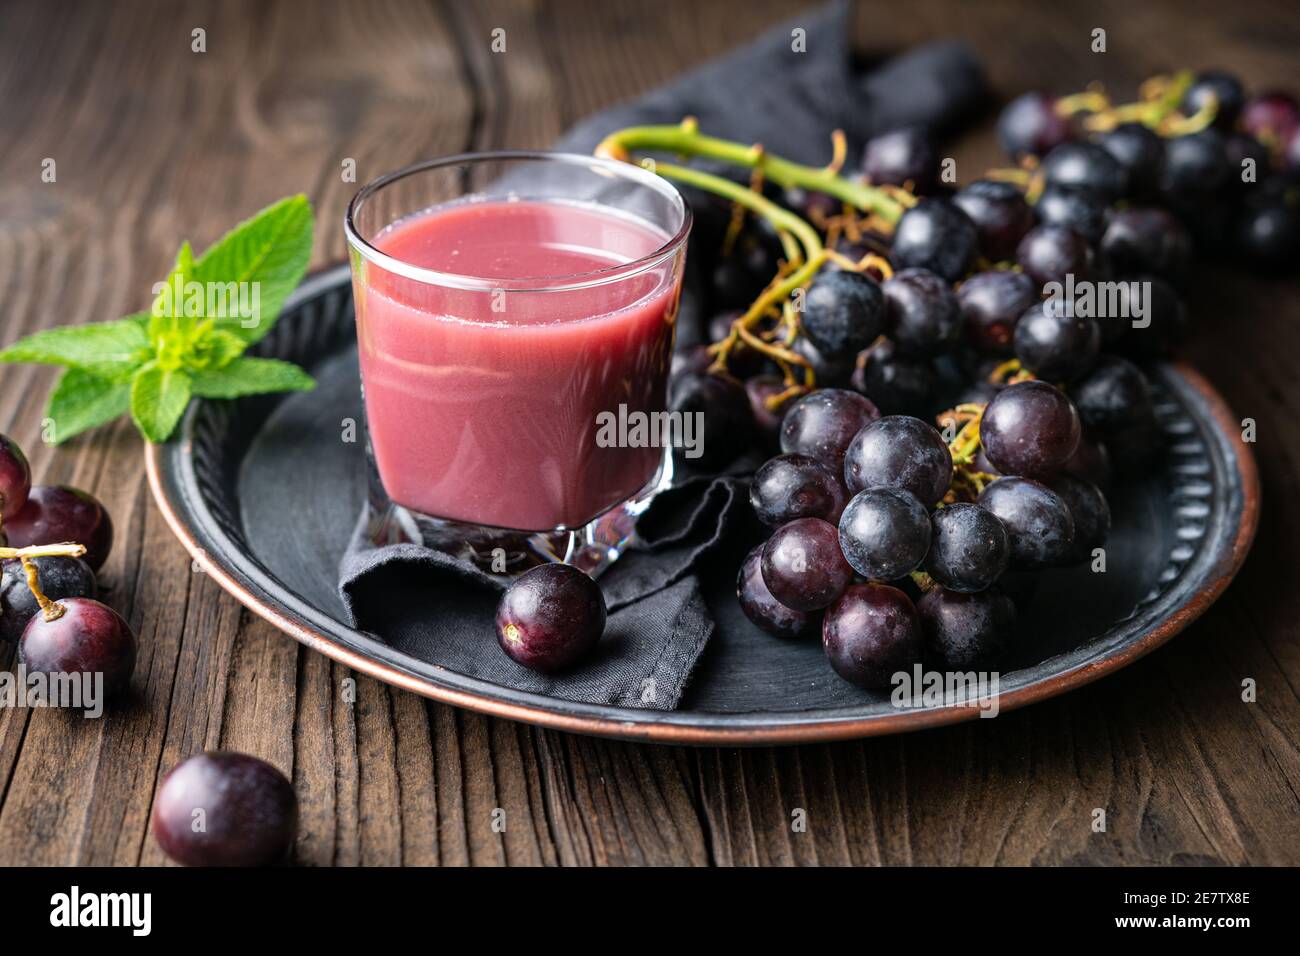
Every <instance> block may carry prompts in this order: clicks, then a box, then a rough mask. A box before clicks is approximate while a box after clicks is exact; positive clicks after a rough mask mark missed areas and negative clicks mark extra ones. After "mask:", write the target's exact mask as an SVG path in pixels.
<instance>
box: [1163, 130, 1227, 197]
mask: <svg viewBox="0 0 1300 956" xmlns="http://www.w3.org/2000/svg"><path fill="white" fill-rule="evenodd" d="M1232 175H1233V171H1232V169H1231V168H1230V167H1229V165H1228V151H1227V149H1226V148H1225V147H1224V144H1223V136H1222V135H1220V133H1219V132H1218V130H1214V129H1204V130H1201V131H1200V132H1197V133H1188V134H1186V135H1184V136H1175V137H1172V138H1171V139H1168V140H1166V141H1165V168H1164V174H1163V176H1162V177H1161V186H1162V187H1163V188H1164V190H1165V191H1166V192H1170V193H1188V194H1192V195H1203V194H1205V193H1210V192H1213V191H1214V190H1216V189H1218V188H1219V187H1221V186H1223V185H1224V184H1226V183H1227V182H1228V179H1229V177H1231V176H1232Z"/></svg>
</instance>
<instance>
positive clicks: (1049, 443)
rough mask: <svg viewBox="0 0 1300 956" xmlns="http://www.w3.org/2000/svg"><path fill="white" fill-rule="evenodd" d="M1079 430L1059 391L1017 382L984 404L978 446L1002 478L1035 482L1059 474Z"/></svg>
mask: <svg viewBox="0 0 1300 956" xmlns="http://www.w3.org/2000/svg"><path fill="white" fill-rule="evenodd" d="M1080 431H1081V429H1080V423H1079V414H1078V412H1077V411H1076V410H1075V407H1074V405H1073V404H1072V403H1071V401H1070V399H1069V398H1068V397H1067V396H1066V394H1065V393H1064V392H1062V391H1061V390H1060V389H1058V388H1055V387H1054V386H1052V385H1049V384H1047V383H1046V382H1019V383H1017V384H1015V385H1009V386H1007V387H1006V388H1004V389H1003V390H1002V391H1001V392H999V393H998V396H997V398H995V399H993V401H991V402H989V404H988V407H987V408H986V409H985V410H984V417H983V418H982V419H981V421H980V444H981V445H982V446H983V449H984V453H985V454H986V455H987V456H988V460H989V462H990V463H991V464H992V465H993V467H995V468H996V469H998V471H1000V472H1001V473H1002V474H1004V475H1020V476H1025V477H1029V478H1038V477H1042V476H1045V475H1052V474H1055V473H1056V472H1058V471H1060V470H1061V468H1062V467H1063V466H1064V465H1065V463H1066V462H1067V461H1068V460H1069V459H1070V456H1071V455H1072V454H1074V449H1075V448H1076V447H1077V446H1078V444H1079V435H1080Z"/></svg>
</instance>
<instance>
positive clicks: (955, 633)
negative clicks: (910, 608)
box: [916, 587, 1016, 671]
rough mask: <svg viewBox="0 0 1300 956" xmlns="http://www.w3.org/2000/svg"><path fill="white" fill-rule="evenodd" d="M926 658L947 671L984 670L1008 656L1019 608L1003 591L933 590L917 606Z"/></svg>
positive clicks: (932, 665) (939, 588) (936, 666)
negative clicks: (965, 591)
mask: <svg viewBox="0 0 1300 956" xmlns="http://www.w3.org/2000/svg"><path fill="white" fill-rule="evenodd" d="M916 613H917V615H918V616H919V617H920V619H921V635H922V641H923V645H924V653H925V659H926V661H927V662H928V663H929V665H930V666H931V667H934V668H935V669H936V670H943V671H970V670H982V669H985V668H990V667H995V666H997V665H998V664H999V663H1000V662H1001V660H1002V659H1003V657H1004V656H1005V655H1006V651H1007V647H1008V646H1009V645H1010V643H1011V638H1012V634H1013V631H1014V629H1015V626H1016V606H1015V604H1014V603H1013V602H1012V600H1011V598H1010V597H1008V596H1007V595H1006V594H1005V593H1004V592H1002V591H1001V590H999V589H998V588H989V589H988V590H985V591H979V592H977V593H961V592H958V591H952V590H949V589H947V588H942V587H937V588H931V589H930V590H929V591H927V592H926V593H925V594H924V595H923V596H922V597H921V600H920V601H918V602H917V603H916Z"/></svg>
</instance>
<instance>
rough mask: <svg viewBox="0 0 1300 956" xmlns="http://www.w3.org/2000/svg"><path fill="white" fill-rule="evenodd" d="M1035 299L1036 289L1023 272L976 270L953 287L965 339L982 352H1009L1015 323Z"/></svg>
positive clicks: (1036, 297)
mask: <svg viewBox="0 0 1300 956" xmlns="http://www.w3.org/2000/svg"><path fill="white" fill-rule="evenodd" d="M1038 300H1039V288H1038V286H1037V284H1036V283H1035V282H1034V280H1033V279H1031V278H1029V276H1027V275H1025V274H1024V273H1023V272H1011V271H1009V270H1008V271H997V272H977V273H975V275H973V276H971V277H970V278H969V279H967V280H966V281H965V282H963V283H962V284H961V285H960V286H959V287H958V289H957V303H958V305H959V306H960V308H961V315H962V322H963V323H964V324H965V326H966V338H967V340H968V341H969V342H970V343H971V345H973V346H974V347H975V348H976V349H977V350H978V351H980V352H982V353H983V354H985V355H1010V354H1011V349H1012V346H1011V341H1012V336H1013V335H1014V334H1015V329H1016V323H1017V322H1019V321H1020V316H1021V315H1023V314H1024V312H1025V310H1026V309H1028V308H1029V307H1030V306H1031V305H1033V304H1034V303H1036V302H1038Z"/></svg>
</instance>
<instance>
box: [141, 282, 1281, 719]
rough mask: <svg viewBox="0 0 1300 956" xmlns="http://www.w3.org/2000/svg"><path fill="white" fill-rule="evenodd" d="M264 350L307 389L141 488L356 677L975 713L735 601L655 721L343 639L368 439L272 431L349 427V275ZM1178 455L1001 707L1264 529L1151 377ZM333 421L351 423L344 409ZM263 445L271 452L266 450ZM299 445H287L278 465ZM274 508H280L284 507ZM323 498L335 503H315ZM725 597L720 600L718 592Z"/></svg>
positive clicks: (1183, 413) (1198, 605)
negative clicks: (932, 701) (777, 632)
mask: <svg viewBox="0 0 1300 956" xmlns="http://www.w3.org/2000/svg"><path fill="white" fill-rule="evenodd" d="M256 350H257V352H258V353H260V354H262V355H267V356H273V357H280V358H286V359H291V360H293V361H295V362H298V363H300V364H303V365H306V366H307V367H309V368H310V370H311V371H312V372H313V374H315V375H316V376H317V378H318V380H319V382H320V385H319V387H318V388H317V390H316V391H315V392H312V393H305V394H297V395H290V396H268V397H257V398H249V399H241V400H239V401H234V402H210V401H197V402H195V403H194V404H193V405H192V406H191V408H190V409H189V410H188V412H187V413H186V415H185V418H184V420H183V421H182V424H181V426H180V428H179V429H178V430H177V433H176V436H175V437H174V438H173V439H172V440H171V441H170V442H168V443H167V444H165V445H161V446H152V447H151V448H150V449H149V452H148V467H149V476H150V484H151V487H152V488H153V491H154V496H155V498H156V499H157V501H158V504H159V506H160V507H161V508H162V510H163V513H164V514H165V516H166V518H167V521H168V523H169V524H170V525H171V527H172V529H173V530H174V531H175V532H176V534H177V535H178V536H179V537H180V539H181V541H182V542H183V543H184V544H185V546H186V547H187V548H188V549H189V550H190V552H191V553H192V554H193V555H194V556H195V558H196V559H197V560H198V561H200V562H201V564H202V565H203V566H204V567H205V568H206V569H207V570H208V571H209V572H210V573H211V574H213V576H214V577H215V578H216V579H217V580H218V581H219V582H220V583H221V585H222V587H224V588H225V589H226V590H228V591H229V592H230V593H231V594H233V595H234V596H235V597H236V598H238V599H239V600H240V601H241V602H243V603H244V604H245V605H247V606H248V607H249V608H250V609H252V610H253V611H255V612H257V613H258V614H260V615H261V616H263V617H265V618H266V619H267V620H269V621H271V622H272V623H273V624H275V625H276V626H277V627H279V628H281V629H282V630H284V631H286V632H287V633H289V634H290V635H291V636H293V637H295V638H296V639H298V640H300V641H302V642H304V643H305V644H307V645H308V646H311V647H314V648H316V649H317V650H320V651H321V652H323V653H325V654H327V655H329V656H330V657H332V658H335V659H336V660H339V661H342V662H344V663H346V664H348V665H349V666H351V667H353V668H355V669H356V670H358V671H361V672H364V673H368V674H371V675H373V676H375V677H377V678H379V679H380V680H384V681H387V682H389V683H392V684H396V685H399V686H402V687H405V688H407V689H410V690H413V691H416V692H417V693H421V694H425V695H427V696H429V697H432V698H436V699H439V700H443V701H447V702H449V703H452V704H456V705H459V706H464V707H470V708H473V709H475V710H481V711H484V712H487V713H493V714H497V715H500V716H505V717H510V718H514V719H519V720H526V721H530V722H533V723H538V724H543V725H547V726H552V727H558V728H561V729H566V730H574V731H579V732H584V733H593V734H600V735H605V736H616V737H630V738H635V739H642V740H655V741H665V742H683V743H699V744H738V743H787V742H799V741H809V740H824V739H837V738H846V737H859V736H866V735H871V734H879V733H891V732H895V731H900V730H909V729H915V728H918V727H925V726H932V725H935V724H941V723H950V722H953V721H957V720H962V719H967V718H970V717H973V716H975V715H976V714H977V713H978V710H977V709H975V708H972V707H969V706H942V705H936V706H932V707H922V708H914V709H905V710H900V709H898V708H895V707H894V706H892V705H891V703H890V701H889V699H888V695H885V694H870V693H867V692H864V691H861V690H858V689H857V688H854V687H852V686H850V685H848V684H846V683H844V682H843V681H841V680H839V678H837V677H836V676H835V675H834V674H833V673H832V672H831V671H830V669H829V667H828V665H827V664H826V661H825V658H824V656H823V655H822V652H821V647H820V644H819V642H817V641H811V642H807V643H802V644H800V643H789V642H783V641H779V640H776V639H773V638H771V637H769V636H767V635H765V634H763V633H761V632H759V631H758V630H757V629H755V628H754V627H753V626H752V625H750V624H749V622H748V621H747V620H745V619H744V617H743V616H742V615H741V614H740V611H739V609H738V607H737V606H736V603H735V600H734V596H728V595H726V594H725V593H720V592H719V593H717V594H716V598H715V600H713V601H711V603H712V604H713V609H714V613H715V615H716V616H717V619H718V624H719V627H718V632H717V633H716V635H715V637H714V639H713V641H712V642H711V644H710V646H709V647H708V648H707V650H706V652H705V654H704V656H703V657H702V659H701V662H700V665H699V667H698V669H697V672H696V674H695V675H694V676H693V677H692V680H691V683H690V685H689V687H688V689H687V691H686V694H685V696H684V697H683V699H682V703H681V706H680V708H679V709H678V710H676V711H673V712H670V713H664V712H661V711H644V710H636V709H630V708H621V707H610V706H602V705H593V704H583V703H575V702H572V701H566V700H558V699H554V698H549V697H543V696H540V695H537V694H529V693H522V692H520V691H517V690H514V689H513V688H510V687H504V686H500V685H496V684H491V683H487V682H485V681H482V680H478V679H476V678H473V677H468V676H465V675H462V674H458V673H455V672H452V671H449V670H446V669H443V668H441V667H440V666H439V665H438V662H437V661H436V660H427V659H421V658H420V657H417V656H414V655H413V654H411V653H408V652H407V651H406V650H405V649H403V648H402V647H396V646H389V645H388V644H386V643H384V642H383V641H381V640H379V639H377V638H376V637H374V636H372V635H368V634H365V633H362V632H359V631H356V630H353V629H352V628H351V627H349V626H348V625H347V624H345V623H343V622H344V621H345V616H344V613H343V608H342V605H341V603H340V601H339V598H338V595H337V593H336V591H335V580H336V567H337V564H338V559H339V556H340V555H341V553H342V551H343V548H344V546H345V545H346V543H347V540H348V536H349V533H350V532H351V530H352V525H353V522H354V519H355V517H356V515H357V514H358V513H359V509H360V507H361V503H362V501H363V499H364V494H365V471H364V468H365V463H364V451H363V445H362V444H361V443H360V442H354V443H348V442H344V441H341V440H340V432H341V429H342V427H344V426H343V423H341V422H340V421H337V420H335V419H336V418H338V417H340V416H336V415H333V414H328V415H327V414H321V415H319V416H316V420H318V421H319V429H313V430H312V431H311V432H308V433H304V432H302V431H289V430H286V429H284V428H282V427H279V422H280V421H281V419H282V418H283V415H282V410H283V409H284V408H286V407H287V406H289V405H290V404H291V403H297V402H310V403H315V405H314V406H313V407H320V408H322V409H333V410H337V409H344V410H345V411H348V412H349V413H350V415H351V416H352V417H355V419H356V421H357V423H358V427H359V423H360V421H361V403H360V397H359V388H358V376H357V367H356V338H355V330H354V326H353V317H352V298H351V283H350V278H349V274H348V270H347V267H346V266H340V267H337V268H334V269H330V270H328V271H325V272H321V273H318V274H316V275H314V276H312V277H310V278H308V280H307V281H306V282H305V283H304V284H303V285H302V287H301V288H300V289H299V290H298V291H297V292H296V293H295V294H294V296H293V297H292V298H291V299H290V302H289V304H288V305H287V307H286V309H285V313H284V315H283V317H282V318H281V320H280V322H279V323H278V324H277V326H276V328H275V329H274V331H273V332H272V333H271V335H269V336H268V337H267V338H266V339H265V340H264V341H263V342H261V343H259V344H258V346H256ZM1151 374H1152V377H1153V380H1154V384H1155V387H1156V391H1157V398H1158V401H1157V410H1158V413H1159V415H1160V420H1161V424H1162V426H1163V428H1164V430H1165V433H1166V435H1167V437H1168V440H1169V446H1170V453H1169V454H1168V455H1167V457H1166V459H1165V461H1164V463H1163V464H1162V465H1161V466H1160V467H1159V469H1158V470H1157V472H1156V473H1153V474H1151V475H1150V476H1148V477H1146V478H1144V479H1143V480H1142V481H1140V482H1137V483H1132V484H1129V485H1127V486H1125V487H1123V488H1122V489H1121V490H1120V491H1118V492H1117V493H1116V494H1115V495H1114V496H1112V500H1111V504H1112V508H1113V510H1114V514H1115V530H1114V532H1113V534H1112V536H1111V539H1110V541H1109V542H1108V543H1107V562H1108V566H1107V572H1106V573H1105V574H1093V573H1091V572H1089V571H1088V570H1087V569H1070V570H1063V571H1053V572H1048V573H1046V574H1044V575H1042V583H1041V585H1040V587H1039V589H1038V592H1037V594H1036V596H1035V597H1034V599H1033V602H1032V604H1031V605H1030V607H1029V608H1028V610H1027V612H1026V613H1024V614H1023V615H1022V632H1023V633H1022V635H1021V640H1020V641H1019V647H1020V650H1019V652H1018V654H1017V657H1016V658H1015V659H1014V660H1013V661H1011V662H1009V664H1008V666H1007V669H1006V670H1005V671H1004V672H1003V673H1002V674H1001V678H1000V685H1001V686H1000V690H1001V696H1000V698H999V707H1000V708H1001V709H1004V710H1005V709H1010V708H1012V707H1017V706H1021V705H1023V704H1026V703H1030V702H1032V701H1035V700H1039V699H1042V698H1045V697H1050V696H1053V695H1055V694H1058V693H1061V692H1063V691H1065V690H1067V689H1069V688H1071V687H1075V686H1078V685H1080V684H1083V683H1086V682H1088V681H1090V680H1093V679H1095V678H1096V677H1098V676H1101V675H1102V674H1105V673H1108V672H1109V671H1112V670H1115V669H1117V668H1119V667H1122V666H1124V665H1125V664H1127V663H1128V662H1130V661H1132V660H1134V659H1136V658H1137V657H1140V656H1141V655H1142V654H1145V653H1147V652H1148V651H1150V650H1151V649H1153V648H1155V647H1157V646H1158V645H1160V644H1161V643H1163V642H1164V641H1166V640H1168V639H1169V638H1170V637H1172V636H1173V635H1174V634H1175V633H1177V632H1178V631H1179V630H1181V629H1182V628H1183V627H1185V626H1186V625H1187V624H1188V623H1189V622H1190V621H1191V620H1193V619H1194V618H1195V617H1197V616H1198V615H1199V614H1200V613H1202V612H1203V611H1204V610H1205V608H1206V607H1208V606H1209V604H1210V603H1211V602H1212V601H1213V600H1214V599H1215V598H1216V597H1217V596H1218V595H1219V593H1221V592H1222V590H1223V588H1225V587H1226V586H1227V584H1228V582H1229V581H1230V580H1231V579H1232V576H1233V575H1234V574H1235V573H1236V571H1237V568H1238V567H1239V566H1240V564H1241V561H1242V560H1243V559H1244V557H1245V554H1246V551H1247V549H1248V548H1249V546H1250V541H1251V539H1252V537H1253V535H1254V531H1255V526H1256V523H1257V520H1258V508H1259V492H1258V482H1257V477H1256V472H1255V464H1254V460H1253V458H1252V456H1251V454H1250V450H1249V448H1248V447H1247V446H1246V445H1244V444H1243V443H1242V442H1241V440H1240V434H1239V431H1238V429H1239V426H1238V425H1237V424H1236V420H1235V419H1234V418H1233V416H1232V415H1231V413H1230V412H1229V411H1228V409H1227V408H1226V407H1225V406H1224V404H1223V402H1222V400H1221V399H1220V398H1219V397H1218V395H1217V394H1215V392H1214V391H1213V389H1212V388H1210V386H1209V385H1208V384H1207V383H1206V382H1205V381H1204V379H1202V378H1201V377H1200V376H1199V375H1197V374H1196V373H1194V372H1192V371H1191V370H1190V369H1188V368H1185V367H1181V366H1174V365H1161V366H1157V367H1155V368H1154V369H1152V370H1151ZM342 417H347V416H346V415H345V416H342ZM269 447H275V448H276V451H277V453H276V454H274V455H270V454H267V453H266V451H267V449H268V448H269ZM286 450H291V451H292V454H285V451H286ZM283 482H292V483H294V485H295V486H296V487H298V488H300V489H301V494H300V495H299V496H297V499H296V500H298V501H300V502H301V509H300V510H298V511H296V512H294V513H286V512H285V511H284V510H283V509H282V508H270V507H268V506H267V505H265V504H264V503H263V502H264V501H265V500H266V496H262V495H259V494H258V489H259V488H261V487H267V486H268V483H283ZM277 500H279V499H277ZM325 503H328V505H327V506H326V504H325ZM723 590H725V589H723Z"/></svg>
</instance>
